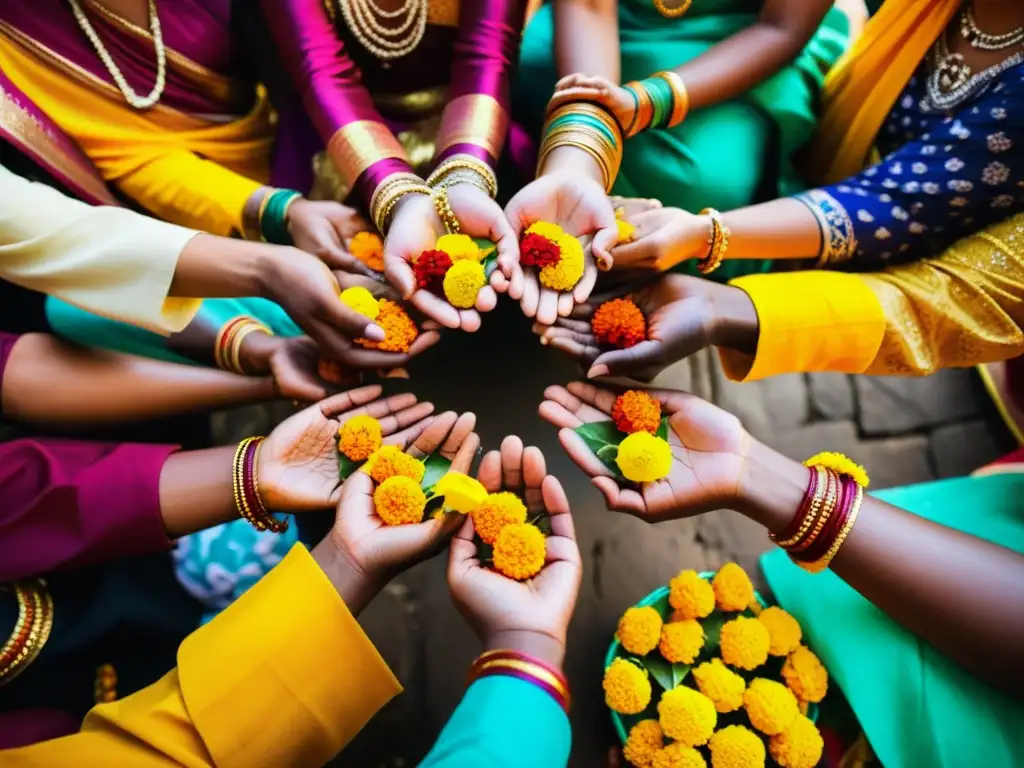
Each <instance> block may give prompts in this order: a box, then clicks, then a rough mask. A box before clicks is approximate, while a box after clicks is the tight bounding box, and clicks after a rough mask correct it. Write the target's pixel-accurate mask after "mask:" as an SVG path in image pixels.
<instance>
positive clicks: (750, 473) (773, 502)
mask: <svg viewBox="0 0 1024 768" xmlns="http://www.w3.org/2000/svg"><path fill="white" fill-rule="evenodd" d="M809 483H810V470H809V469H807V467H805V466H804V465H803V464H801V463H800V462H798V461H794V460H793V459H789V458H786V457H785V456H783V455H782V454H781V453H779V452H778V451H774V450H772V449H771V448H769V447H768V446H766V445H764V444H763V443H761V442H759V441H757V440H751V441H750V449H749V450H748V451H747V455H746V457H745V459H744V462H743V467H742V468H741V470H740V478H739V482H738V483H737V488H738V496H739V498H738V499H737V504H736V509H737V511H739V512H740V513H741V514H743V515H745V516H746V517H748V518H750V519H751V520H753V521H754V522H756V523H759V524H760V525H763V526H764V527H765V528H767V529H768V531H769V532H770V533H778V532H779V531H781V530H783V529H784V528H785V527H786V526H787V525H788V524H789V522H790V521H791V520H792V519H793V516H794V515H796V513H797V511H798V510H799V509H800V504H801V503H802V502H803V499H804V494H805V493H806V491H807V486H808V484H809Z"/></svg>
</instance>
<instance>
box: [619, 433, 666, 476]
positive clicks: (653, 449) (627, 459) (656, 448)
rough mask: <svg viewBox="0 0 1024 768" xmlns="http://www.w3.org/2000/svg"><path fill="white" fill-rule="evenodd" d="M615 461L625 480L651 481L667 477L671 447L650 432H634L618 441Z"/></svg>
mask: <svg viewBox="0 0 1024 768" xmlns="http://www.w3.org/2000/svg"><path fill="white" fill-rule="evenodd" d="M615 463H616V464H617V465H618V467H619V471H621V472H622V476H623V477H625V478H626V479H627V480H632V481H633V482H635V483H653V482H654V481H655V480H661V479H662V478H664V477H668V473H669V471H670V470H671V469H672V448H671V447H670V446H669V444H668V441H666V440H663V439H662V438H660V437H655V436H654V435H652V434H651V433H650V432H634V433H633V434H632V435H627V436H626V439H625V440H623V441H622V442H621V443H619V453H618V455H617V456H616V457H615Z"/></svg>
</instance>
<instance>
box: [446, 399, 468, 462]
mask: <svg viewBox="0 0 1024 768" xmlns="http://www.w3.org/2000/svg"><path fill="white" fill-rule="evenodd" d="M475 427H476V414H475V413H472V412H468V411H467V412H466V413H463V414H461V415H460V416H459V418H458V419H456V421H455V425H454V426H453V427H452V431H451V432H449V433H448V439H447V440H445V441H444V445H443V446H441V455H442V456H444V457H445V458H446V459H449V460H452V459H454V458H455V456H456V454H458V452H459V448H460V447H462V443H463V441H465V440H466V439H468V438H469V436H470V435H471V434H472V433H473V429H474V428H475Z"/></svg>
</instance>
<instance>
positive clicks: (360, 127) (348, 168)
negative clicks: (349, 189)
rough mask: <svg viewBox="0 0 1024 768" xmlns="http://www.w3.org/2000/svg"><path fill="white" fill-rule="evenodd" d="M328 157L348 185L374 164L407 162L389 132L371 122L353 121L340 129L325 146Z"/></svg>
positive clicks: (400, 148) (400, 146) (376, 123)
mask: <svg viewBox="0 0 1024 768" xmlns="http://www.w3.org/2000/svg"><path fill="white" fill-rule="evenodd" d="M327 154H328V155H330V156H331V159H332V160H334V162H335V164H336V165H337V166H338V171H339V172H340V173H341V176H342V178H344V179H346V180H348V182H349V183H350V184H353V183H355V180H356V179H358V178H359V177H360V175H362V173H363V171H365V170H366V169H367V168H369V167H370V166H371V165H373V164H374V163H377V162H380V161H381V160H387V159H389V158H397V159H400V160H406V159H407V158H406V156H405V150H404V149H402V145H401V144H399V143H398V140H397V139H396V138H395V137H394V136H393V135H392V134H391V130H390V129H389V128H388V127H387V126H386V125H384V123H378V122H376V121H374V120H356V121H354V122H351V123H348V124H347V125H344V126H342V127H341V128H339V129H338V130H337V131H336V132H335V134H334V135H333V136H331V140H330V141H328V142H327Z"/></svg>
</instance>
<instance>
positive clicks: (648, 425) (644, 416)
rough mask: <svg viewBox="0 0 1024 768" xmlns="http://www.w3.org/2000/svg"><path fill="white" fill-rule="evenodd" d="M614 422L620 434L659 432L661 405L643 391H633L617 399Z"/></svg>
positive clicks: (614, 406)
mask: <svg viewBox="0 0 1024 768" xmlns="http://www.w3.org/2000/svg"><path fill="white" fill-rule="evenodd" d="M612 421H614V422H615V426H616V427H618V429H619V431H620V432H625V433H626V434H632V433H634V432H650V433H651V434H654V433H655V432H657V431H658V425H659V424H660V423H661V403H659V402H658V401H657V400H655V399H654V398H653V397H651V396H650V395H649V394H647V393H646V392H644V391H643V390H641V389H631V390H629V391H628V392H623V393H622V394H621V395H619V396H618V397H617V398H615V405H613V406H612Z"/></svg>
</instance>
